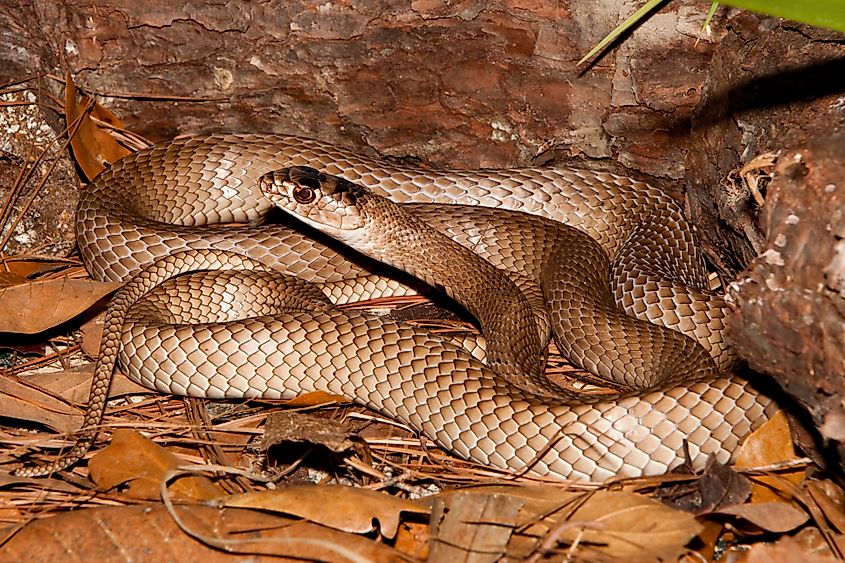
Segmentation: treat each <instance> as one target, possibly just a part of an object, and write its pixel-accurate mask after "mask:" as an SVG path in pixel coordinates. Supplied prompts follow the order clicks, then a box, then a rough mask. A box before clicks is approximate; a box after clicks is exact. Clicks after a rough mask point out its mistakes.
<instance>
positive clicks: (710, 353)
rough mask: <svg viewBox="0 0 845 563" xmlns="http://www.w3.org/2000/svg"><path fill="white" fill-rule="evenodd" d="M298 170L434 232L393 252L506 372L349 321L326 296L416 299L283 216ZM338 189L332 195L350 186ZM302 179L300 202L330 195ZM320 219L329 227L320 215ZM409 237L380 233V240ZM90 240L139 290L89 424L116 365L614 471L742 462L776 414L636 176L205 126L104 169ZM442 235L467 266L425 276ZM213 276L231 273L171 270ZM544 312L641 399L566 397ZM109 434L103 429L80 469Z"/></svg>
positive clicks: (714, 300)
mask: <svg viewBox="0 0 845 563" xmlns="http://www.w3.org/2000/svg"><path fill="white" fill-rule="evenodd" d="M289 167H313V168H315V169H318V170H320V171H322V172H323V173H325V174H326V175H336V176H338V177H340V178H343V179H345V180H348V181H349V182H354V183H355V184H357V185H358V186H360V187H361V189H362V190H364V191H365V192H369V191H372V192H376V193H377V194H381V195H382V196H386V197H387V198H389V200H391V201H393V202H396V203H401V204H403V206H400V207H404V208H405V210H406V212H407V213H408V214H409V215H410V216H413V217H414V218H415V220H418V222H421V223H422V224H423V226H424V227H425V226H426V225H427V226H428V230H429V231H431V232H433V233H436V234H432V235H428V234H427V235H424V236H415V237H412V238H411V239H408V240H401V239H400V240H393V241H392V244H393V245H394V246H393V250H394V251H398V254H399V256H398V257H397V258H395V259H393V260H391V259H388V262H389V263H391V264H392V265H394V266H397V267H398V268H400V269H404V270H406V271H408V272H410V273H412V274H414V275H416V276H418V277H420V278H421V279H423V280H425V281H426V282H429V283H431V284H433V285H435V286H436V287H441V286H442V288H443V289H444V290H445V291H446V292H447V293H448V294H450V295H452V296H453V297H454V298H455V299H456V300H457V301H459V302H460V303H462V304H464V305H465V306H466V308H467V310H469V311H470V312H472V313H473V314H474V316H476V317H477V318H478V320H479V322H480V324H481V327H482V330H483V331H484V332H485V334H484V336H485V338H486V340H487V342H488V343H487V348H488V349H487V360H486V361H485V362H481V361H479V360H477V359H475V358H474V357H473V356H471V355H470V354H469V353H468V352H467V351H465V350H463V349H462V348H460V347H459V346H457V345H456V344H455V343H454V342H452V341H450V340H449V339H446V338H442V337H440V336H437V335H433V334H430V333H429V332H427V331H425V330H423V329H419V328H415V327H411V326H409V325H405V324H403V323H400V322H394V321H391V320H389V319H387V320H385V319H378V318H373V317H370V316H367V315H364V314H362V313H355V312H350V311H340V310H338V309H336V308H334V307H333V306H332V304H331V303H330V301H329V300H328V299H326V298H325V296H328V297H329V298H330V299H331V301H333V302H335V303H342V302H348V301H352V300H355V299H364V298H369V297H378V296H384V295H391V294H401V293H402V292H403V291H406V289H405V288H404V286H403V285H401V284H399V283H397V282H395V281H393V280H390V279H387V278H384V277H382V276H380V275H375V274H373V262H372V261H371V260H368V259H365V258H363V257H358V258H356V259H352V260H350V259H349V256H348V255H347V253H344V252H342V251H340V252H339V251H338V249H337V247H336V245H333V244H332V243H331V242H328V241H325V240H324V241H317V240H314V239H313V238H312V237H310V236H309V235H307V234H305V233H303V232H302V230H301V229H300V230H296V229H293V228H291V227H290V226H289V225H288V224H284V223H267V221H266V219H267V217H268V215H271V212H272V211H273V210H274V209H275V207H276V203H278V202H277V201H276V202H274V201H273V200H272V199H271V197H272V196H273V195H275V194H270V195H268V193H265V192H266V189H267V186H268V185H269V186H271V189H272V186H273V185H275V184H274V183H273V182H272V181H271V179H272V178H273V177H274V176H275V174H277V173H279V172H278V171H280V170H282V169H287V168H289ZM299 170H304V169H299ZM286 173H287V174H289V173H290V171H283V172H281V174H282V175H284V174H286ZM305 176H307V174H306V175H305ZM287 178H288V180H290V177H289V176H288V177H287ZM327 179H331V176H324V175H321V176H319V181H318V182H317V183H319V184H321V185H323V186H325V185H329V184H330V185H334V184H332V182H331V181H329V180H327ZM283 180H284V178H283ZM294 180H296V178H294ZM299 180H300V181H301V182H304V184H302V183H300V184H297V183H296V182H293V184H296V186H298V188H297V189H302V188H303V186H304V188H307V189H311V188H313V187H316V186H312V185H311V184H313V183H314V182H313V181H312V180H313V178H310V179H309V178H307V177H303V176H302V174H300V175H299ZM282 183H283V184H284V182H282ZM285 185H289V184H285ZM341 185H351V184H348V182H346V183H344V182H342V181H341ZM276 187H278V186H277V185H276ZM348 193H349V190H348V189H347V190H346V196H344V197H347V199H348ZM356 193H358V192H356ZM336 195H337V194H336ZM341 199H342V198H341ZM354 199H356V198H353V200H354ZM352 203H355V202H354V201H353V202H352ZM432 204H436V205H432ZM452 206H454V207H452ZM288 211H290V209H288ZM295 214H298V213H295ZM300 218H304V219H305V220H306V222H309V221H308V214H307V213H305V214H304V215H301V216H300ZM227 223H238V225H235V226H233V225H226V224H227ZM564 225H567V226H564ZM318 227H319V226H318ZM573 227H574V228H573ZM323 230H325V229H323ZM388 230H389V229H376V232H377V234H378V235H379V236H376V237H375V239H379V238H382V239H383V238H385V236H386V233H387V232H388ZM77 232H78V242H79V247H80V251H81V254H82V257H83V261H84V263H85V265H86V268H87V269H88V271H89V272H90V273H91V275H92V277H94V278H95V279H99V280H110V281H127V280H131V281H129V282H128V283H127V284H126V285H125V286H124V287H123V289H122V290H121V291H120V292H118V294H117V295H116V297H115V300H114V301H113V303H112V305H111V307H110V312H109V317H108V318H107V329H106V333H105V336H104V342H103V345H102V349H101V357H100V361H99V362H98V366H97V372H96V373H95V383H94V386H93V387H92V398H91V402H90V405H89V412H88V415H87V416H86V422H85V424H84V426H83V427H84V428H85V429H88V430H89V431H90V429H91V428H93V427H94V426H96V424H97V423H98V422H99V420H100V417H101V416H102V411H103V408H104V405H105V397H106V393H107V389H108V379H109V377H110V374H111V368H112V367H113V362H114V360H115V358H118V357H119V360H120V362H121V364H122V365H123V367H124V370H125V371H126V372H127V375H129V376H130V378H132V379H134V380H136V381H138V382H139V383H141V384H143V385H146V386H148V387H152V388H156V389H159V390H161V391H165V392H170V393H175V394H181V395H190V396H196V397H209V398H247V397H266V398H283V397H291V396H294V395H296V394H298V393H302V392H307V391H313V390H321V391H326V392H329V393H333V394H338V395H344V396H347V397H350V398H352V399H354V400H355V401H356V402H359V403H361V404H363V405H366V406H369V407H371V408H373V409H375V410H378V411H380V412H383V413H385V414H386V415H388V416H390V417H393V418H395V419H397V420H400V421H402V422H404V423H406V424H408V425H409V426H411V427H412V428H414V429H415V430H417V431H419V432H421V433H423V434H425V435H426V436H428V437H429V438H431V439H433V440H434V441H436V442H437V443H438V444H440V445H441V446H443V447H445V448H446V449H448V450H450V451H453V452H455V453H457V454H459V455H461V456H463V457H466V458H470V459H473V460H476V461H478V462H480V463H483V464H486V465H489V466H492V467H497V468H500V469H504V470H509V471H527V472H530V473H532V474H536V475H544V476H551V477H557V478H572V479H587V480H594V481H600V480H605V479H607V478H610V477H613V476H637V475H649V474H659V473H662V472H665V471H666V470H668V469H670V468H671V467H673V466H676V465H678V464H679V463H681V462H683V461H684V459H685V457H686V456H687V455H688V456H689V458H690V459H691V460H692V462H693V465H694V466H695V467H701V466H702V465H703V463H704V461H705V460H706V458H707V456H709V455H711V454H712V455H715V456H716V458H717V459H719V460H720V461H723V462H725V461H727V460H728V459H729V458H730V456H731V453H732V452H733V450H734V449H735V448H736V447H737V445H738V443H739V442H740V440H741V439H742V438H743V437H744V436H745V435H747V434H748V433H749V432H750V431H751V430H752V429H754V428H756V427H757V426H759V424H761V423H762V422H763V421H764V420H766V419H767V418H768V416H770V415H771V412H772V410H773V408H774V403H773V402H772V401H771V400H770V399H769V398H767V397H766V396H764V395H762V394H760V393H758V392H757V391H756V390H755V389H754V388H753V387H752V386H751V385H749V384H748V383H747V382H746V381H744V380H742V379H740V378H737V377H734V376H726V375H722V373H723V371H724V369H726V368H728V367H729V366H730V365H731V364H732V363H733V357H732V353H731V351H730V348H729V346H728V345H727V344H726V342H725V340H724V338H723V337H724V329H725V320H726V316H727V311H728V309H727V306H726V304H725V303H724V301H723V300H722V298H721V297H720V296H718V295H712V294H710V293H708V292H706V291H704V290H702V289H700V288H702V287H704V286H705V285H706V284H705V282H706V275H705V270H704V267H703V260H702V258H701V256H700V254H699V252H698V251H697V249H696V247H695V240H694V236H693V233H692V229H691V227H690V226H689V224H688V223H687V222H686V220H685V219H684V217H683V214H682V213H681V210H680V208H679V206H678V205H677V204H676V203H675V202H674V200H672V199H671V198H670V197H668V196H667V195H665V194H664V193H663V192H661V191H660V190H658V189H656V188H654V187H651V186H649V185H647V184H644V183H641V182H638V181H635V180H633V179H630V178H627V177H623V176H617V175H613V174H609V173H605V172H595V171H587V170H578V169H572V168H563V167H548V168H522V169H507V170H470V171H439V170H429V169H424V168H415V167H407V166H398V165H393V164H389V163H385V162H382V161H378V160H374V159H370V158H367V157H363V156H360V155H356V154H354V153H351V152H348V151H345V150H342V149H339V148H337V147H334V146H332V145H329V144H326V143H321V142H317V141H312V140H308V139H302V138H298V137H291V136H280V135H233V134H221V135H208V136H200V137H187V138H180V139H177V140H174V141H171V142H168V143H164V144H161V145H156V146H154V147H151V148H149V149H146V150H143V151H139V152H137V153H134V154H132V155H130V156H128V157H126V158H124V159H123V160H121V161H119V162H117V163H116V164H115V165H114V166H112V167H111V168H110V169H108V170H107V171H105V172H104V173H102V174H101V175H100V176H99V177H98V178H97V179H96V181H95V182H94V184H93V185H92V186H91V189H89V190H87V191H85V192H84V193H83V194H82V196H81V201H80V205H79V209H78V216H77ZM330 234H332V235H333V236H336V235H335V233H330ZM438 237H440V238H443V237H448V238H449V239H452V240H454V241H456V242H457V243H458V244H459V245H463V246H460V247H459V248H458V250H453V251H451V252H452V253H453V254H450V255H449V258H443V257H441V256H439V255H436V254H426V253H427V252H429V250H430V249H428V247H425V248H423V249H422V250H421V251H420V252H422V257H423V261H422V263H420V262H419V261H417V262H415V263H413V264H409V263H405V262H408V261H406V260H404V259H403V258H402V254H403V253H402V250H403V245H404V246H407V245H408V244H410V243H411V242H412V241H415V240H423V241H429V239H430V241H434V242H431V244H432V245H435V246H436V244H435V242H436V241H437V240H440V238H438ZM340 238H342V237H340ZM425 244H428V243H425ZM425 244H424V245H423V246H425ZM438 244H439V243H438ZM365 246H366V245H365ZM466 248H469V249H471V250H473V251H475V252H477V253H478V255H479V256H481V258H483V262H484V263H485V264H488V265H489V268H488V267H487V266H484V265H482V266H481V268H482V271H483V272H486V271H487V270H488V269H492V270H494V272H492V273H491V274H490V275H489V276H487V274H484V275H481V274H479V275H477V276H476V277H477V279H479V280H486V279H488V278H489V279H500V278H505V281H496V282H495V283H494V285H495V287H494V288H493V289H494V290H495V291H493V290H490V289H488V290H483V289H482V290H478V289H477V288H473V287H467V288H463V287H462V285H461V284H463V283H465V282H462V281H461V279H460V278H456V277H455V274H456V273H460V272H461V270H463V269H464V268H463V267H462V264H464V262H462V261H463V260H465V259H466V260H469V261H470V262H466V263H473V264H477V262H472V260H474V259H473V258H472V257H467V252H468V251H466V250H465V249H466ZM548 248H552V249H553V250H552V251H549V250H548ZM364 250H365V252H366V249H364ZM550 252H551V254H550ZM376 254H377V253H376ZM408 254H410V253H408ZM394 256H395V253H394ZM376 257H379V256H378V254H377V255H376ZM550 264H551V266H550ZM550 268H551V269H550ZM197 270H228V271H226V272H222V273H221V272H211V273H209V272H200V273H194V274H189V275H188V276H182V277H180V278H177V279H170V278H173V277H174V276H175V275H176V274H180V273H188V272H195V271H197ZM244 270H246V271H244ZM495 271H507V272H509V276H503V275H497V274H496V272H495ZM282 274H284V275H282ZM444 275H445V276H446V282H445V283H444V282H442V281H441V277H442V276H444ZM470 275H472V274H470ZM288 276H291V277H288ZM293 278H296V279H293ZM452 278H455V279H454V280H453V279H452ZM537 278H543V279H539V280H538V279H537ZM462 279H464V280H466V279H467V278H466V272H464V273H463V278H462ZM559 279H560V280H561V281H559ZM301 280H304V281H301ZM164 281H166V283H165V284H164V285H162V286H161V287H160V288H159V289H156V290H155V291H152V292H151V293H150V290H152V289H153V288H155V287H156V286H158V285H159V284H160V283H161V282H164ZM305 282H308V283H305ZM453 282H456V283H457V286H458V287H457V288H455V287H453V286H452V285H450V284H452V283H453ZM310 284H316V286H317V287H319V288H320V291H318V290H314V289H313V287H314V286H312V285H310ZM291 286H294V289H295V290H296V291H298V293H297V292H296V291H295V292H294V294H295V295H298V297H293V298H285V297H280V296H279V295H280V294H282V293H283V291H282V290H284V289H285V288H288V287H291ZM514 288H517V289H516V290H515V291H514ZM550 288H551V289H550ZM499 290H501V291H504V292H505V295H506V297H501V296H499V297H494V299H493V302H495V301H498V302H499V303H498V304H496V307H499V306H504V307H505V311H506V312H505V313H502V314H499V315H498V316H495V315H494V317H493V318H492V320H486V319H487V311H488V310H489V309H490V307H491V306H490V305H489V303H491V301H490V298H489V296H490V295H495V294H496V293H495V292H496V291H499ZM479 291H480V292H481V294H482V295H481V296H479ZM139 299H140V301H139ZM485 299H486V300H485ZM136 302H137V303H136ZM133 303H135V305H134V306H133ZM525 311H527V312H525ZM127 315H128V316H127ZM124 317H125V324H124ZM244 317H249V318H244ZM544 319H545V322H548V320H549V319H552V320H553V322H551V324H552V325H556V327H557V331H559V332H563V333H564V334H563V335H561V334H556V336H555V337H556V340H557V341H558V345H559V346H560V347H561V348H562V349H564V350H565V351H566V352H567V353H568V355H570V357H571V358H572V359H573V360H574V361H575V362H576V363H577V364H579V365H581V366H584V367H585V368H586V369H588V370H589V371H591V372H593V373H595V374H596V375H597V376H600V377H602V378H604V379H606V380H607V381H608V382H611V383H613V384H619V385H625V386H626V388H628V389H631V390H632V391H629V392H627V393H623V394H622V396H620V397H617V398H614V399H601V400H595V399H594V400H584V399H574V398H572V397H566V396H565V395H563V396H561V395H557V394H556V389H554V388H553V387H554V386H552V385H551V384H549V383H548V382H546V381H545V379H544V378H543V377H542V366H541V365H540V363H539V360H538V359H537V358H538V357H539V356H538V354H537V352H538V351H539V350H542V348H543V347H544V345H545V338H546V336H547V335H548V326H545V324H544ZM224 321H225V322H224ZM497 323H498V324H497ZM491 327H492V328H491ZM526 327H530V328H526ZM560 327H563V329H562V330H561V328H560ZM487 329H489V331H488V330H487ZM497 331H499V332H497ZM103 381H105V382H104V383H103ZM514 383H515V384H516V385H514ZM546 392H550V394H551V397H549V396H543V394H544V393H546ZM89 444H90V437H88V438H85V439H83V440H82V442H81V443H80V445H79V446H78V447H77V448H75V449H74V451H72V452H71V454H72V455H71V457H74V456H75V457H76V458H77V459H78V458H79V457H80V456H81V455H82V453H84V450H85V449H86V448H87V447H88V445H89ZM72 461H75V459H74V460H70V462H72ZM67 464H68V458H66V459H65V460H64V461H62V460H59V461H58V462H56V463H54V464H51V465H49V466H46V467H41V468H38V467H36V468H35V469H32V468H25V469H24V470H23V472H24V473H26V474H37V473H38V472H39V470H40V472H42V473H43V472H46V471H50V470H55V469H57V468H61V467H64V466H66V465H67Z"/></svg>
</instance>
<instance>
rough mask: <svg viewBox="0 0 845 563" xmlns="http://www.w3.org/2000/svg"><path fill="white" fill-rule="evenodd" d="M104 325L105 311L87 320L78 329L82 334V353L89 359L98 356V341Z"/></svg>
mask: <svg viewBox="0 0 845 563" xmlns="http://www.w3.org/2000/svg"><path fill="white" fill-rule="evenodd" d="M105 324H106V311H103V312H102V313H100V314H98V315H96V316H94V317H92V318H90V319H88V320H87V321H85V322H84V323H82V326H80V327H79V332H81V333H82V343H81V346H82V353H83V354H85V355H86V356H87V357H89V358H91V359H95V358H96V357H97V356H99V355H100V341H101V340H102V339H103V328H105Z"/></svg>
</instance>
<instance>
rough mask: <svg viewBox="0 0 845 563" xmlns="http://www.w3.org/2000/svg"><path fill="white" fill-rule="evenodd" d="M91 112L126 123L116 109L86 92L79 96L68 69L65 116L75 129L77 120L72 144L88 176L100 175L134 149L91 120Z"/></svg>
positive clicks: (110, 121)
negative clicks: (116, 113) (118, 115)
mask: <svg viewBox="0 0 845 563" xmlns="http://www.w3.org/2000/svg"><path fill="white" fill-rule="evenodd" d="M89 108H90V110H89ZM89 111H90V113H89ZM91 114H94V115H95V116H96V117H97V118H98V119H100V121H103V122H106V123H109V124H111V125H113V126H115V127H123V125H122V124H121V123H120V121H119V120H118V119H117V117H116V116H115V115H114V114H113V113H112V112H110V111H109V110H107V109H106V108H105V107H103V106H101V105H100V104H98V103H96V102H93V101H92V100H91V99H90V98H89V97H88V96H85V95H83V96H82V97H81V98H79V99H77V97H76V86H75V85H74V83H73V79H72V78H71V76H70V72H68V73H67V74H66V76H65V118H66V120H67V124H68V128H69V129H70V131H74V129H73V127H74V124H77V125H76V130H75V132H74V134H73V136H72V137H71V139H70V145H71V148H73V156H74V157H76V162H77V163H79V167H80V168H81V169H82V171H83V172H84V173H85V176H86V177H87V178H88V180H93V179H94V178H96V177H97V175H98V174H99V173H100V172H102V171H103V170H104V169H105V167H106V165H108V164H112V163H114V162H117V161H118V160H120V159H121V158H123V157H124V156H126V155H127V154H129V153H130V152H131V151H130V150H129V149H127V148H126V147H124V146H123V145H121V144H120V143H118V142H117V141H116V140H115V139H114V137H112V136H111V135H109V134H108V132H107V131H105V130H103V129H101V128H100V127H98V126H97V125H96V124H95V123H94V122H93V121H92V120H91V117H90V115H91Z"/></svg>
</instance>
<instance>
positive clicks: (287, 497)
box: [218, 485, 428, 538]
mask: <svg viewBox="0 0 845 563" xmlns="http://www.w3.org/2000/svg"><path fill="white" fill-rule="evenodd" d="M218 502H219V503H220V505H221V506H227V507H230V508H257V509H260V510H269V511H273V512H281V513H284V514H290V515H292V516H299V517H301V518H305V519H306V520H309V521H311V522H316V523H318V524H322V525H324V526H329V527H331V528H335V529H338V530H342V531H345V532H354V533H361V534H363V533H367V532H371V531H373V530H375V529H376V528H375V525H374V522H378V524H379V529H380V530H381V533H382V535H383V536H384V537H386V538H394V537H395V536H396V531H397V529H398V527H399V518H400V514H401V513H403V512H412V513H416V514H427V513H428V508H426V507H425V505H424V504H423V503H419V502H416V501H413V500H408V499H401V498H397V497H392V496H390V495H386V494H384V493H378V492H375V491H370V490H367V489H359V488H355V487H343V486H340V485H302V486H298V487H289V488H286V489H279V490H276V491H261V492H257V493H244V494H242V495H230V496H226V497H223V498H221V499H218Z"/></svg>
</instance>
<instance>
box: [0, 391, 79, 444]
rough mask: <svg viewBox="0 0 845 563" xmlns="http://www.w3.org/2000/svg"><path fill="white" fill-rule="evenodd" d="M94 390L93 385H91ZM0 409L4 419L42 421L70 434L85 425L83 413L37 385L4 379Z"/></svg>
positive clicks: (0, 395)
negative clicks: (0, 407)
mask: <svg viewBox="0 0 845 563" xmlns="http://www.w3.org/2000/svg"><path fill="white" fill-rule="evenodd" d="M89 387H90V384H89ZM0 406H2V411H3V416H5V417H9V418H17V419H18V420H27V421H31V422H38V423H40V424H43V425H45V426H46V427H48V428H50V429H51V430H55V431H56V432H60V433H62V434H68V433H70V432H73V431H74V430H76V429H77V428H79V426H80V425H81V424H82V413H81V412H80V411H79V410H77V409H74V408H73V407H72V406H70V405H69V404H68V403H67V402H65V401H63V400H61V399H59V398H57V397H55V396H54V395H53V394H51V393H49V392H47V391H45V390H44V389H39V388H38V386H37V385H34V384H32V383H31V381H30V380H29V379H27V380H26V382H24V381H21V380H18V379H15V378H12V377H0Z"/></svg>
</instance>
